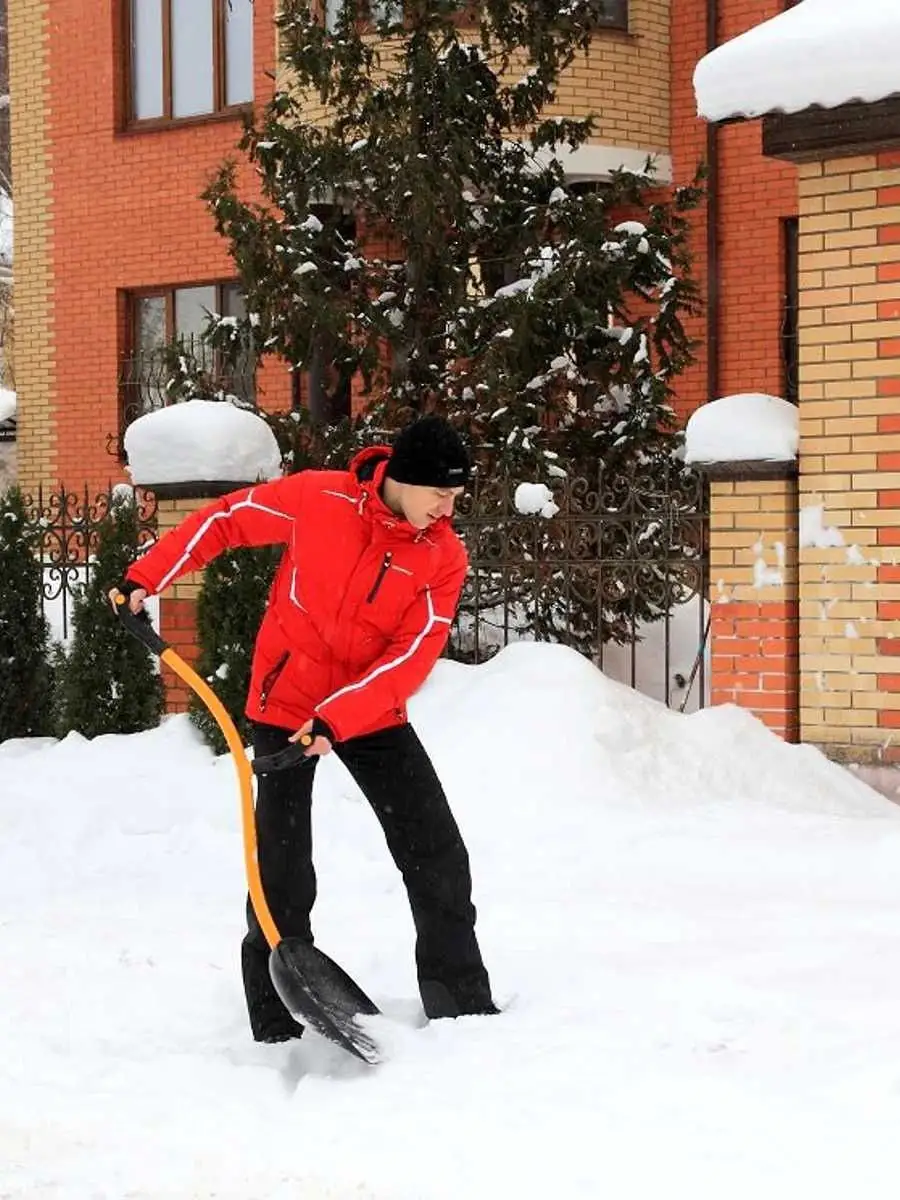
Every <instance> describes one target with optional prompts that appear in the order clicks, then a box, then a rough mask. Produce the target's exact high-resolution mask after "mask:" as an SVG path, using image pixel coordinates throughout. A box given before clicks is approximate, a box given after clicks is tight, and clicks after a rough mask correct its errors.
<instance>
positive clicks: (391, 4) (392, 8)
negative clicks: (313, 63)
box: [324, 0, 403, 33]
mask: <svg viewBox="0 0 900 1200" xmlns="http://www.w3.org/2000/svg"><path fill="white" fill-rule="evenodd" d="M343 7H344V5H343V2H342V0H324V13H325V28H326V29H327V30H328V32H329V33H334V32H335V30H336V29H337V26H338V21H339V20H340V16H341V10H342V8H343ZM369 16H370V17H371V19H372V21H373V22H375V23H376V24H379V25H380V24H382V23H383V22H384V21H390V22H391V24H396V23H397V22H398V21H399V20H400V19H401V17H402V16H403V4H402V2H401V0H369Z"/></svg>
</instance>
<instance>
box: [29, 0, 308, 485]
mask: <svg viewBox="0 0 900 1200" xmlns="http://www.w3.org/2000/svg"><path fill="white" fill-rule="evenodd" d="M118 12H119V3H118V0H97V2H96V3H93V4H89V5H84V4H82V3H80V2H79V0H54V3H53V5H52V9H51V13H50V18H49V39H48V47H49V49H48V59H49V88H48V95H47V96H46V98H45V109H46V112H48V113H49V118H48V120H47V135H48V140H49V144H50V150H49V159H50V163H49V169H50V212H49V217H48V221H47V226H46V229H47V233H48V240H49V247H50V260H51V263H50V269H51V273H52V283H51V290H50V305H49V320H48V321H43V320H38V319H35V318H32V317H31V314H30V313H25V314H22V313H20V314H19V327H18V330H17V337H18V340H19V346H20V347H21V348H22V349H21V351H20V353H25V354H28V353H32V354H34V355H37V356H39V355H42V354H43V355H47V354H48V345H49V344H52V345H53V347H54V349H55V357H56V364H57V370H56V373H55V378H54V379H53V380H52V388H51V403H52V421H51V427H50V429H49V430H47V431H46V432H45V433H44V434H43V435H42V436H43V438H44V440H45V442H46V443H48V444H50V445H51V446H53V447H54V448H55V454H54V456H53V463H52V465H53V471H54V476H55V478H62V479H64V480H66V481H67V482H68V483H69V484H70V485H71V484H72V481H75V484H77V485H79V486H80V485H81V483H82V482H83V481H85V480H87V481H88V482H89V483H91V484H92V485H96V486H101V485H103V484H105V483H106V481H107V480H109V479H110V478H113V479H115V478H119V477H120V475H121V472H120V469H119V466H118V461H117V459H116V458H115V457H113V456H112V455H110V454H109V453H108V452H107V438H108V435H110V434H115V432H116V430H117V424H118V396H117V375H118V361H119V356H120V354H121V352H122V349H123V336H124V319H123V308H122V295H123V293H124V291H126V290H129V289H134V288H139V287H146V286H148V285H160V284H166V285H168V284H189V283H193V282H200V281H208V280H214V279H222V278H230V277H232V276H233V275H234V270H233V266H232V265H231V262H230V259H229V256H228V253H227V250H226V247H225V244H224V242H223V241H222V240H221V239H219V238H218V237H217V235H216V233H215V231H214V229H213V224H212V220H211V218H210V216H209V215H208V213H207V212H206V209H205V206H204V205H203V203H202V201H201V200H200V199H199V193H200V192H201V190H202V189H203V187H204V185H205V183H206V181H207V179H208V178H209V176H210V174H211V173H212V172H213V170H214V169H215V167H216V166H217V165H218V164H219V163H220V162H221V161H222V159H223V158H225V157H227V156H228V155H230V154H232V153H233V152H234V147H235V145H236V142H237V139H238V137H239V136H240V121H239V120H238V119H236V118H234V117H231V118H229V119H223V120H214V121H209V122H207V123H194V124H182V125H180V126H179V127H177V128H171V129H165V130H157V131H154V132H140V133H119V132H117V128H116V93H117V87H116V76H115V71H116V63H117V60H118V57H119V56H120V54H121V51H122V47H121V45H120V44H119V39H118V28H119V24H118ZM255 13H256V15H255V29H254V39H255V41H254V45H255V60H256V96H257V100H258V101H264V100H265V98H266V97H267V96H268V95H269V93H270V89H271V81H270V80H269V79H268V78H267V76H266V71H267V69H269V68H270V67H271V62H272V55H273V53H274V26H273V0H256V5H255ZM18 132H19V134H20V136H23V137H27V130H25V129H22V128H20V129H19V131H18ZM266 382H267V384H268V389H267V390H268V395H269V399H270V400H272V399H274V398H275V397H274V396H273V393H277V392H278V391H279V390H281V391H283V393H284V395H283V396H282V397H280V400H281V402H282V403H286V402H287V398H288V396H289V388H288V380H287V375H286V372H280V371H276V372H271V371H270V372H269V377H268V380H267V381H266ZM23 384H24V387H23V391H22V394H21V407H22V410H23V411H24V412H25V413H28V411H29V407H30V405H31V403H32V394H31V388H32V386H33V384H32V383H31V381H30V379H27V380H23ZM264 386H265V384H264ZM26 419H27V418H26ZM23 458H24V461H23V463H22V474H23V482H24V483H26V485H31V484H36V483H37V482H38V481H39V476H40V475H41V473H42V472H43V471H44V470H45V466H44V463H45V458H46V456H45V457H44V458H39V457H32V456H30V455H25V456H23ZM46 482H52V480H47V481H46Z"/></svg>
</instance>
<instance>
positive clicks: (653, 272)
mask: <svg viewBox="0 0 900 1200" xmlns="http://www.w3.org/2000/svg"><path fill="white" fill-rule="evenodd" d="M319 13H320V6H319V5H318V4H311V3H310V2H309V0H285V3H284V4H283V6H282V9H281V14H280V16H279V18H278V25H279V45H280V49H281V54H282V59H283V61H282V64H281V65H282V67H283V71H282V73H281V74H280V76H279V78H280V79H281V80H283V81H285V82H284V84H283V86H281V87H279V88H278V90H277V91H276V93H275V95H274V97H273V99H272V101H271V102H270V103H269V104H268V106H267V107H266V108H265V110H264V111H263V113H262V114H261V117H260V119H259V120H258V122H256V123H255V124H254V123H248V126H247V128H246V130H245V134H244V137H243V139H242V143H241V146H242V149H243V150H244V152H245V153H246V154H247V156H248V157H249V159H250V162H251V164H252V166H253V168H254V169H255V172H256V174H257V176H258V179H259V182H260V185H261V190H262V203H261V204H256V203H249V202H247V201H246V200H244V199H243V198H242V196H241V194H240V191H239V187H238V175H237V166H236V164H235V163H228V164H225V165H224V166H223V167H222V169H221V170H220V171H219V173H218V174H217V176H216V178H215V179H214V180H213V181H212V182H211V184H210V186H209V187H208V188H207V190H206V192H205V198H206V200H207V203H208V205H209V207H210V210H211V212H212V214H213V217H214V220H215V223H216V228H217V229H218V231H219V232H220V233H221V234H222V235H223V236H224V237H225V238H226V239H227V241H228V243H229V245H230V248H231V252H232V255H233V257H234V260H235V263H236V265H237V269H238V273H239V275H240V278H241V282H242V287H243V290H244V294H245V301H246V310H247V317H246V318H245V320H244V321H243V322H238V323H235V322H234V321H233V320H232V319H229V320H228V321H227V322H215V321H214V322H213V323H212V324H211V326H210V329H209V336H210V338H211V340H212V341H213V343H214V344H215V345H216V347H217V348H218V349H219V350H220V351H221V352H222V353H225V354H227V353H228V352H229V349H230V348H231V347H233V346H234V345H236V344H241V343H245V341H246V339H252V342H253V345H254V347H255V351H256V353H257V354H258V355H260V356H262V355H265V354H269V353H275V354H277V355H279V356H281V357H282V358H283V359H285V360H286V361H287V362H288V363H289V364H290V366H291V368H292V369H294V370H297V371H308V372H311V373H313V374H314V375H315V377H316V378H319V379H322V378H325V379H330V383H331V394H330V395H326V396H325V399H324V403H320V404H319V405H318V406H317V408H316V411H314V412H313V413H312V417H313V421H314V423H315V422H319V423H321V422H322V421H323V420H325V419H327V417H328V414H329V411H330V408H331V401H332V400H333V399H334V398H335V397H336V396H338V395H339V394H340V393H341V391H342V390H343V389H345V387H346V381H347V379H348V378H349V377H350V376H356V377H357V378H359V379H360V380H361V385H362V388H363V391H364V394H365V395H367V396H368V399H369V402H370V406H369V413H368V415H367V417H366V418H364V419H361V420H358V421H357V422H356V423H355V424H354V426H353V427H352V434H353V436H354V437H355V438H356V439H357V440H359V441H365V440H369V437H370V434H371V433H372V432H373V430H375V429H378V428H387V429H391V428H394V427H396V426H398V425H400V424H402V423H404V422H405V421H406V420H408V419H409V417H410V416H411V415H414V414H415V413H416V412H420V411H424V410H437V411H441V412H444V413H445V414H447V415H448V416H449V417H450V418H451V419H452V420H453V421H454V422H455V423H456V424H457V425H458V426H459V427H460V428H461V429H463V430H465V431H467V432H468V433H469V434H470V435H471V438H472V445H473V448H474V449H475V452H476V456H477V458H478V461H479V466H480V469H481V471H482V475H483V477H484V478H486V479H494V478H497V477H501V476H502V475H504V474H506V475H510V476H512V477H513V478H514V479H516V480H529V481H533V482H545V483H547V484H549V485H550V486H551V487H552V486H554V485H558V484H559V481H560V480H561V479H569V480H571V479H572V478H574V477H577V476H584V477H586V478H587V479H588V481H589V487H591V486H592V487H593V488H594V490H596V488H597V473H598V470H599V468H600V467H601V466H602V467H603V469H604V471H605V474H606V478H607V480H609V479H611V478H614V477H615V475H616V474H621V475H622V477H623V478H624V477H626V476H627V477H628V479H629V480H630V482H631V486H633V487H634V488H636V489H637V490H638V491H640V490H645V491H648V492H653V491H654V490H655V491H659V490H660V488H662V487H663V486H664V481H665V480H666V479H668V478H669V477H670V475H671V473H672V472H673V471H674V472H675V473H676V474H677V472H678V471H679V470H680V469H681V468H680V466H679V464H678V462H677V457H675V456H677V452H678V450H679V447H680V434H679V432H678V430H677V429H676V428H675V421H674V417H673V413H672V409H671V406H670V399H671V393H672V385H673V380H674V379H675V377H676V376H677V375H678V373H679V372H680V371H682V370H683V369H684V367H685V366H686V365H687V364H688V363H689V361H690V352H691V347H690V343H689V340H688V337H687V335H686V332H685V329H684V325H683V318H684V316H685V314H686V313H690V312H692V311H694V310H695V309H696V307H697V298H696V288H695V286H694V284H693V282H692V280H691V278H690V269H689V265H690V264H689V254H688V248H687V235H688V225H687V215H686V214H687V213H688V212H689V211H690V210H691V209H692V208H693V207H694V206H695V205H696V204H697V203H698V201H699V198H700V190H699V184H698V182H697V181H695V182H694V184H692V185H691V186H689V187H684V188H678V189H675V190H674V192H673V194H672V197H671V198H666V197H665V196H664V195H663V193H662V190H661V189H660V188H658V187H657V186H656V185H655V183H654V179H653V175H652V170H651V168H650V164H648V167H647V170H646V171H645V172H644V173H642V174H632V173H627V172H618V173H616V174H615V175H614V176H613V178H612V179H611V180H610V181H609V182H608V184H607V183H604V184H602V185H598V186H595V187H593V188H590V187H588V188H585V187H583V186H578V185H574V184H572V183H571V182H570V181H569V180H567V178H566V176H565V171H564V166H563V158H564V152H565V151H567V150H571V149H577V148H578V147H579V146H581V145H583V144H584V143H585V141H586V140H587V139H588V137H589V136H590V134H591V130H592V119H591V118H590V117H588V118H585V119H583V120H581V119H570V118H567V117H554V116H548V115H547V110H548V108H549V106H550V105H551V104H552V102H553V99H554V97H555V94H556V90H557V87H558V84H559V80H560V76H561V74H562V72H563V71H564V70H565V69H566V68H567V67H569V66H570V65H571V64H572V63H573V62H575V61H576V58H577V57H578V56H579V55H581V54H583V53H584V52H586V50H587V48H588V47H589V45H590V42H591V39H592V37H593V35H594V34H595V33H596V32H597V31H598V30H599V29H600V28H602V26H603V23H604V18H605V16H606V11H605V4H604V0H572V3H570V4H567V5H565V6H563V7H560V6H559V5H557V4H550V3H548V2H547V0H485V3H483V4H480V5H477V6H472V5H470V4H469V3H467V2H464V0H427V2H426V0H410V2H407V3H404V4H403V5H402V6H400V5H393V4H388V5H377V6H375V5H371V4H369V3H364V2H363V0H344V2H343V3H342V5H341V6H340V12H339V15H338V18H337V22H336V25H335V26H334V27H333V28H331V29H329V28H326V26H325V25H324V24H323V23H322V21H321V19H320V15H319ZM373 24H374V27H375V33H374V36H373V34H372V32H371V30H372V25H373ZM326 390H327V389H326ZM673 459H674V462H673ZM294 465H295V466H296V465H303V464H302V463H300V462H298V461H297V455H296V454H294ZM569 515H570V514H568V513H567V512H562V513H561V514H560V517H559V522H562V521H564V520H565V519H566V518H567V517H568V516H569ZM572 515H577V514H572ZM538 520H543V518H540V519H539V518H532V519H531V525H532V526H533V525H534V524H535V522H536V521H538ZM551 525H552V522H547V524H546V529H545V530H544V531H543V532H541V533H537V534H536V533H534V531H533V530H530V531H529V532H527V533H526V534H524V535H523V536H522V538H520V539H519V541H520V542H521V543H522V544H521V545H519V544H518V542H517V541H516V539H515V538H513V540H512V541H509V542H507V545H508V547H509V549H510V550H511V551H512V552H514V553H519V552H520V551H521V554H522V555H524V556H525V559H523V561H525V560H527V561H528V562H529V564H530V565H529V567H528V575H529V578H530V579H531V581H532V583H534V581H535V580H537V583H538V588H537V592H538V594H539V599H538V600H537V602H536V605H535V604H533V603H532V602H531V601H529V604H531V608H532V611H531V612H530V613H528V614H525V616H527V619H528V620H530V621H532V623H533V624H535V625H536V627H537V628H538V629H539V630H540V631H541V633H542V636H561V634H560V630H562V629H563V628H564V627H565V628H566V629H568V630H569V631H570V636H571V637H572V638H573V640H574V641H575V642H576V644H579V645H584V646H586V645H589V644H591V643H592V641H593V642H594V643H595V642H596V639H597V637H598V636H600V637H606V636H615V637H624V636H625V634H624V632H623V631H624V629H625V626H626V625H627V624H629V623H630V622H629V621H625V622H623V620H622V617H623V613H624V612H625V611H626V609H627V611H628V612H629V613H630V614H633V615H635V616H636V617H637V618H638V619H652V618H653V617H656V616H659V615H661V613H662V611H664V608H662V607H661V605H660V603H659V602H658V601H657V600H654V599H652V598H651V597H650V593H649V592H648V593H646V594H644V593H641V592H640V589H637V594H635V592H636V585H635V587H631V588H629V586H628V584H627V582H626V583H625V584H624V585H623V587H624V591H623V590H622V589H618V588H613V589H607V590H605V591H604V592H603V594H602V595H598V594H597V590H596V588H594V587H593V586H591V587H585V589H584V595H583V596H582V597H581V598H580V599H579V598H577V597H576V599H575V601H574V602H575V604H576V606H577V607H579V609H580V610H581V611H579V612H578V613H577V614H576V615H575V620H574V621H573V620H572V619H571V616H569V615H565V614H564V613H563V608H564V606H565V605H568V604H569V603H570V598H567V597H566V596H564V595H563V591H566V590H567V589H562V590H561V589H560V587H559V586H557V583H556V582H554V581H555V580H557V579H558V577H557V575H555V574H554V571H553V569H552V566H551V565H550V561H549V560H550V559H551V558H552V557H553V555H554V554H555V553H556V547H558V544H559V540H560V534H559V530H558V529H557V530H556V531H554V530H553V529H552V528H551ZM485 532H487V533H488V534H490V529H487V530H485V529H484V527H482V533H485ZM633 532H634V536H629V538H628V543H627V546H625V547H624V549H625V550H626V551H630V550H633V549H634V547H636V546H640V554H641V555H642V556H643V557H645V558H649V557H650V556H651V555H652V554H653V552H654V550H655V551H656V553H657V554H659V553H661V552H662V551H663V550H664V549H665V550H666V551H668V550H669V549H671V547H668V546H664V545H663V541H662V538H663V536H664V531H663V530H662V529H661V527H660V523H659V522H658V521H657V522H656V523H655V524H654V522H652V521H650V520H648V521H647V522H646V523H645V527H644V528H640V527H638V528H636V529H635V530H634V531H633ZM498 536H501V535H499V534H498ZM592 536H593V539H594V540H593V544H590V545H589V544H583V545H581V547H580V552H581V553H582V554H583V555H584V556H585V558H586V559H587V558H591V557H592V558H594V559H595V560H599V559H607V560H609V559H613V558H616V557H617V556H620V555H621V553H622V551H623V547H622V545H621V540H622V539H621V538H619V537H618V536H617V534H616V533H615V531H613V530H612V529H610V532H609V537H610V538H611V539H612V541H611V543H610V544H605V543H604V540H603V539H604V538H605V537H606V536H607V535H606V534H602V535H601V536H600V540H599V541H598V539H597V536H596V531H595V533H594V534H593V535H592ZM588 540H590V539H588ZM535 564H537V565H535ZM631 577H632V578H635V579H637V578H639V577H640V573H639V572H638V573H637V574H633V575H632V576H631ZM482 582H483V584H484V585H485V586H484V587H483V588H482V590H483V591H485V590H488V585H492V584H495V583H496V582H497V581H496V579H493V578H492V579H486V580H484V581H482ZM526 590H527V589H526ZM519 591H520V593H521V594H522V595H524V594H525V592H523V591H522V589H519ZM528 594H529V595H531V596H533V595H535V590H534V588H533V587H532V588H531V590H530V591H529V592H528ZM520 600H521V596H520V597H519V599H518V600H516V603H517V604H519V608H520V609H522V611H523V613H524V609H523V605H522V603H519V601H520ZM523 603H524V602H523ZM598 612H602V613H603V617H604V621H605V628H604V629H603V630H601V631H600V632H599V634H598V630H597V613H598ZM573 629H575V630H583V632H582V633H574V634H572V633H571V631H572V630H573Z"/></svg>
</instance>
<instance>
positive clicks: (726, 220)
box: [671, 0, 798, 417]
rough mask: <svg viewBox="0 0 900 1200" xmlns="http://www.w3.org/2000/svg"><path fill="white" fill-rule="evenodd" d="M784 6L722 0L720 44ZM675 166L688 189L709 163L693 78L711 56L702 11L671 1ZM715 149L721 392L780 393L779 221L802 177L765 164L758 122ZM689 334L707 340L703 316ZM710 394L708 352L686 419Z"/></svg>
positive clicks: (727, 133)
mask: <svg viewBox="0 0 900 1200" xmlns="http://www.w3.org/2000/svg"><path fill="white" fill-rule="evenodd" d="M782 7H783V5H782V2H781V0H720V3H719V9H720V16H719V31H718V36H719V40H720V41H726V40H729V39H730V38H732V37H735V36H737V35H738V34H740V33H743V32H745V31H746V30H747V29H750V28H752V27H753V26H754V25H758V24H759V23H760V22H761V21H765V20H767V19H768V18H770V17H773V16H775V15H776V14H777V13H779V12H780V11H781V10H782ZM671 19H672V159H673V174H674V180H675V182H676V184H678V183H686V182H687V181H688V180H689V179H690V178H691V177H692V175H693V173H694V171H695V170H696V168H697V165H698V163H699V162H700V161H701V160H702V161H706V159H707V125H706V122H704V121H701V120H699V119H698V118H697V116H696V111H697V110H696V101H695V97H694V89H693V73H694V67H695V66H696V64H697V61H698V60H699V59H700V58H702V57H703V55H704V54H705V53H706V48H707V46H706V5H705V4H701V3H698V0H672V9H671ZM716 136H717V138H718V142H719V183H718V194H719V223H718V246H719V261H720V281H719V303H718V306H717V318H718V324H719V388H718V391H719V395H730V394H733V393H735V392H747V391H764V392H770V393H772V394H774V395H783V390H784V380H783V378H782V367H781V343H780V332H781V315H782V297H783V293H784V283H783V280H784V269H783V248H782V233H781V219H782V218H784V217H794V216H796V215H797V212H798V208H797V172H796V168H795V167H793V166H792V165H790V164H785V163H779V162H774V161H773V160H771V159H766V158H763V156H762V150H761V141H760V139H761V123H760V122H759V121H751V122H746V123H739V124H735V125H729V126H725V127H723V128H720V129H719V131H718V133H717V135H716ZM692 224H693V226H694V248H695V255H696V258H695V272H696V275H697V279H698V282H699V283H701V285H702V287H703V290H704V295H705V294H706V292H705V285H706V270H707V254H706V236H707V230H706V218H705V213H698V214H696V215H695V216H694V217H693V218H692ZM691 328H692V332H694V334H695V335H696V336H697V337H699V338H702V339H703V340H704V342H705V341H706V340H707V325H706V319H705V318H700V319H698V320H696V321H695V322H693V324H692V326H691ZM709 399H716V397H711V396H708V395H707V352H706V346H705V345H704V346H702V347H701V348H700V349H699V350H698V353H697V363H696V365H695V366H694V367H693V368H692V369H691V370H690V371H689V372H687V373H686V374H685V375H684V376H683V377H682V379H681V380H680V381H679V384H678V410H679V412H680V413H681V414H682V416H684V417H686V416H688V415H689V414H690V413H691V412H692V411H693V409H694V408H696V407H697V405H698V404H703V403H705V402H706V401H707V400H709Z"/></svg>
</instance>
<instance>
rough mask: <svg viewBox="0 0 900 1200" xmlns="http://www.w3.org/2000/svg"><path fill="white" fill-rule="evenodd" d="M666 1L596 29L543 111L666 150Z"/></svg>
mask: <svg viewBox="0 0 900 1200" xmlns="http://www.w3.org/2000/svg"><path fill="white" fill-rule="evenodd" d="M670 5H671V0H630V3H629V30H628V32H627V33H622V32H617V31H613V30H608V31H604V32H603V33H601V34H598V35H597V36H596V37H595V38H594V41H593V45H592V46H591V49H590V51H589V53H588V54H587V55H586V56H585V55H583V54H579V55H578V56H577V57H576V59H575V61H574V62H573V63H572V65H571V66H570V67H569V69H568V70H567V71H566V73H565V75H564V77H563V78H562V80H561V81H560V87H559V94H558V97H557V100H556V103H555V104H554V105H553V106H552V107H549V108H548V109H547V110H546V114H545V115H547V116H566V117H584V116H587V115H588V114H590V113H593V114H594V115H595V118H596V122H595V129H594V134H593V137H592V138H591V141H592V142H594V143H597V144H612V145H615V146H621V147H623V148H625V149H637V150H644V149H648V150H654V151H659V152H662V153H668V151H669V145H670V115H669V10H670ZM388 61H389V59H388V57H387V54H386V52H385V63H387V62H388ZM280 82H281V83H282V85H283V84H284V76H283V75H282V77H281V80H280ZM306 111H307V115H308V118H309V120H321V119H322V118H323V117H324V111H323V109H322V108H321V106H319V105H318V104H317V103H316V102H315V101H312V100H311V101H310V103H309V106H308V107H307V110H306Z"/></svg>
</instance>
